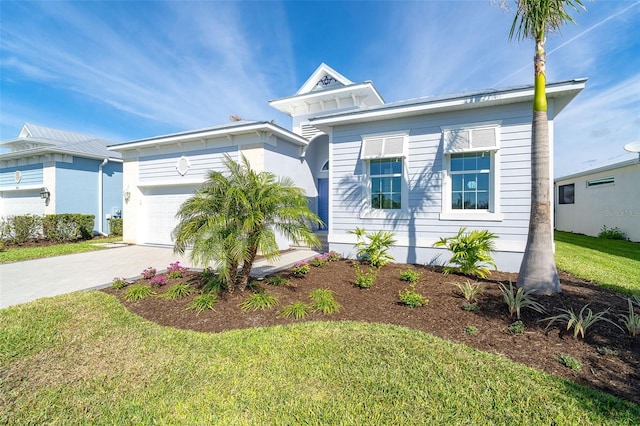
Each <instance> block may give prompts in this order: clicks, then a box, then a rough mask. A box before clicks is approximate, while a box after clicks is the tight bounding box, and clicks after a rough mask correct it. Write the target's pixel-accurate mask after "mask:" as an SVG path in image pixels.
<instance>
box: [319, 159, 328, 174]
mask: <svg viewBox="0 0 640 426" xmlns="http://www.w3.org/2000/svg"><path fill="white" fill-rule="evenodd" d="M320 170H321V171H323V172H327V171H329V160H327V161H326V162H325V163H324V164H323V165H322V169H320Z"/></svg>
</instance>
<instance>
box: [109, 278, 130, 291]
mask: <svg viewBox="0 0 640 426" xmlns="http://www.w3.org/2000/svg"><path fill="white" fill-rule="evenodd" d="M127 284H129V283H127V281H126V280H125V279H124V278H118V277H116V278H114V279H113V283H112V284H111V288H112V289H114V290H120V289H121V288H125V287H126V286H127Z"/></svg>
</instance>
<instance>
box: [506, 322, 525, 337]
mask: <svg viewBox="0 0 640 426" xmlns="http://www.w3.org/2000/svg"><path fill="white" fill-rule="evenodd" d="M524 330H525V327H524V323H523V322H522V321H519V320H518V321H515V322H513V323H511V325H510V326H509V332H511V333H512V334H522V333H524Z"/></svg>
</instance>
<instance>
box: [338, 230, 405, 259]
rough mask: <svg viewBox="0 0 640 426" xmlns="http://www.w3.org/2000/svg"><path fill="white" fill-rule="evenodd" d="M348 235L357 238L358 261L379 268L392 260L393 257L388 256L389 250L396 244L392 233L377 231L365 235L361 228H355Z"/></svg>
mask: <svg viewBox="0 0 640 426" xmlns="http://www.w3.org/2000/svg"><path fill="white" fill-rule="evenodd" d="M349 233H350V234H353V235H355V236H356V237H357V238H358V242H357V243H356V245H355V249H356V254H357V256H358V259H360V260H362V261H364V262H369V264H371V266H373V267H375V268H380V267H381V266H383V265H386V264H387V263H389V261H391V260H394V257H393V256H392V255H391V254H389V249H390V248H391V246H392V245H394V244H395V242H396V240H395V239H394V238H393V233H392V232H385V231H377V232H372V233H369V234H367V233H365V230H364V229H363V228H360V227H356V229H355V230H353V231H349ZM365 239H366V240H368V242H367V241H366V240H365Z"/></svg>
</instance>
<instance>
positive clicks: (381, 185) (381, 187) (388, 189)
mask: <svg viewBox="0 0 640 426" xmlns="http://www.w3.org/2000/svg"><path fill="white" fill-rule="evenodd" d="M369 180H370V182H371V192H370V193H371V199H370V203H371V208H372V209H385V210H399V209H402V158H383V159H373V160H369Z"/></svg>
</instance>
